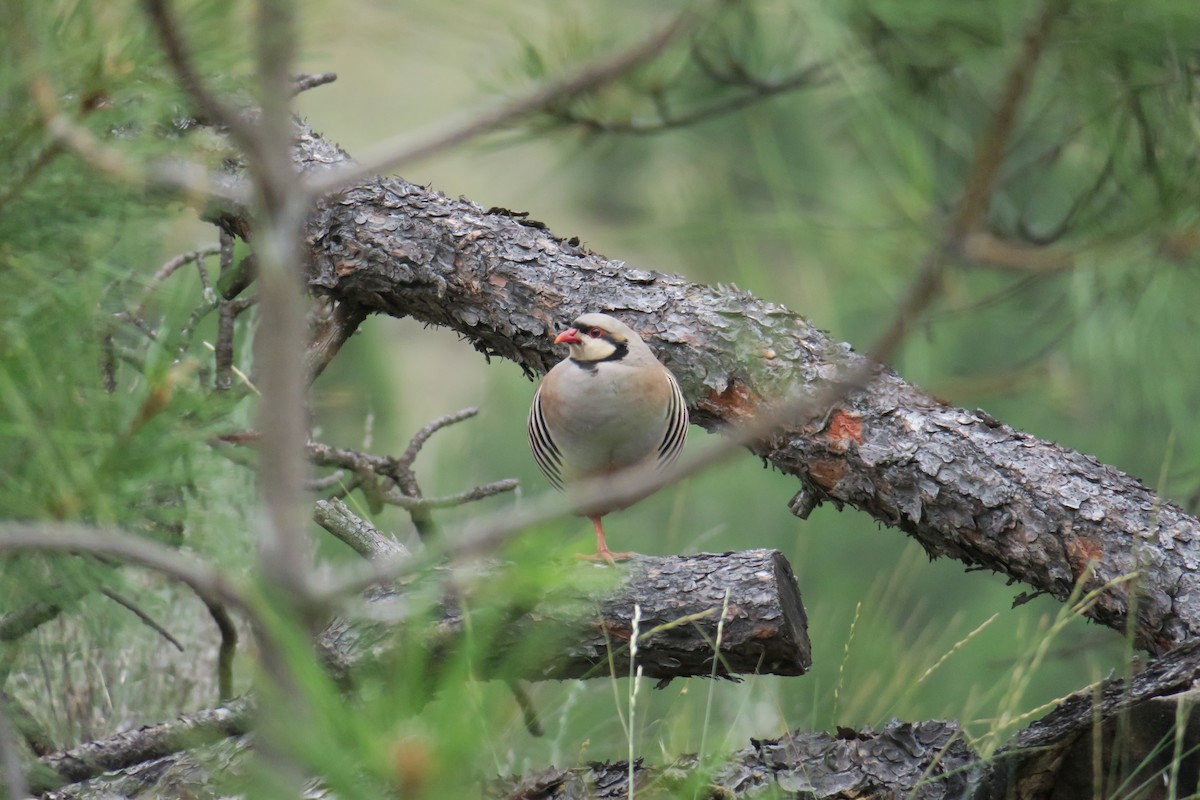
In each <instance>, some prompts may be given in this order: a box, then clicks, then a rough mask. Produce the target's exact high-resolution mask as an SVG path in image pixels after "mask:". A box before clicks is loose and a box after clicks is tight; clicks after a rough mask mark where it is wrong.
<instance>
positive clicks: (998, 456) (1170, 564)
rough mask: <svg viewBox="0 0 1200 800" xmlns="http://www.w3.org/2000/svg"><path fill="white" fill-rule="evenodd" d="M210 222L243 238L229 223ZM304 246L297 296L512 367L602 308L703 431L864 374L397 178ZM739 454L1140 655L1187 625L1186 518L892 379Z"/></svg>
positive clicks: (732, 310)
mask: <svg viewBox="0 0 1200 800" xmlns="http://www.w3.org/2000/svg"><path fill="white" fill-rule="evenodd" d="M293 157H294V160H295V162H296V163H297V165H298V166H299V167H300V168H301V169H302V170H303V171H305V172H311V171H316V170H323V169H327V168H329V167H330V166H336V165H338V164H340V163H344V162H346V161H347V160H348V159H349V157H348V156H347V155H346V154H345V153H343V152H342V151H341V150H339V149H338V148H337V147H336V146H334V145H332V144H331V143H329V142H328V141H326V140H324V139H322V138H321V137H320V136H318V135H316V134H314V133H313V132H312V130H311V129H309V128H308V127H307V126H305V125H303V124H301V125H300V126H299V127H298V128H297V136H296V139H295V140H294V144H293ZM217 221H218V222H219V223H220V224H221V225H222V226H223V227H225V228H226V229H228V230H231V231H233V232H236V233H238V234H240V235H242V236H244V237H250V236H251V235H252V231H251V223H250V218H249V216H248V215H247V214H245V213H242V212H240V211H237V210H226V211H225V212H223V214H221V215H219V216H218V217H217ZM307 242H308V246H309V250H310V258H311V260H310V266H309V286H310V288H311V289H312V290H313V291H314V292H317V293H320V294H324V295H327V296H329V297H331V298H333V299H335V300H336V301H338V302H339V303H341V304H345V305H346V306H347V307H348V308H352V309H355V310H356V311H363V312H368V313H383V314H390V315H393V316H398V317H405V316H408V317H413V318H414V319H417V320H420V321H421V322H424V323H428V324H433V325H440V326H444V327H447V328H450V329H452V330H454V331H456V332H457V333H459V334H460V335H462V336H463V337H465V338H466V339H468V340H469V341H470V342H471V343H472V344H473V345H474V346H475V348H476V349H478V350H480V351H481V352H483V353H485V354H486V355H488V356H489V357H490V356H500V357H503V358H508V359H511V360H513V361H515V362H516V363H518V364H520V365H521V366H522V367H523V368H524V369H525V370H526V372H527V373H529V374H530V375H535V374H537V373H541V372H544V371H545V370H546V369H547V368H548V367H549V366H550V365H551V364H552V363H554V361H556V360H557V355H556V354H555V353H554V352H553V350H552V344H551V341H550V339H549V338H548V337H547V334H548V333H550V332H551V331H553V330H556V329H559V328H560V327H561V326H562V325H563V324H565V323H566V322H568V321H570V320H572V319H574V317H575V316H577V315H578V314H580V313H583V312H585V311H592V310H601V311H606V312H615V313H616V314H617V315H618V316H621V317H622V318H623V319H625V321H627V322H629V323H630V324H632V325H633V327H634V328H635V329H636V330H638V331H639V332H640V333H641V334H642V335H643V337H644V338H645V339H646V340H647V342H649V343H650V345H651V346H652V347H653V348H654V349H655V350H656V351H657V352H658V354H659V355H660V357H661V358H662V359H663V360H664V361H665V362H666V363H667V364H668V365H669V366H670V367H671V369H672V371H673V372H674V373H675V375H676V376H677V377H678V378H679V382H680V384H681V385H682V386H683V388H684V390H685V394H686V395H687V397H688V401H689V407H690V410H691V413H692V419H693V421H695V422H697V423H698V424H701V425H703V426H705V427H707V428H709V429H710V430H712V429H719V428H721V427H723V426H726V425H730V424H734V423H738V422H743V421H746V420H749V419H753V418H754V417H755V415H756V414H758V413H759V412H760V411H761V410H762V409H764V408H766V407H768V406H769V404H770V403H771V402H772V401H775V400H779V399H781V398H795V397H798V396H804V395H806V394H808V395H811V394H814V393H816V392H817V391H818V390H820V389H821V388H822V387H825V386H827V385H828V384H829V383H830V382H831V381H837V380H839V379H845V378H848V377H853V376H856V375H862V374H864V363H863V357H862V356H860V355H858V354H856V353H854V352H853V350H852V349H851V348H850V346H849V345H847V344H845V343H842V342H837V341H834V340H832V339H830V338H829V337H828V336H827V335H826V334H825V333H824V332H822V331H820V330H817V329H816V328H814V327H813V326H812V325H810V324H809V323H808V322H807V321H805V320H804V319H803V318H802V317H800V316H799V315H797V314H795V313H793V312H791V311H789V310H788V309H786V308H784V307H782V306H779V305H775V304H773V303H768V302H765V301H763V300H759V299H757V298H755V297H753V296H752V295H749V294H747V293H745V292H740V291H737V290H735V289H732V288H726V287H720V286H718V287H716V288H713V287H708V286H702V285H698V284H694V283H691V282H689V281H687V280H684V279H683V278H679V277H676V276H672V275H664V274H662V273H657V272H651V271H645V270H640V269H633V268H630V267H628V266H626V265H625V264H624V263H622V262H619V261H609V260H608V259H606V258H604V257H603V256H600V255H597V254H595V253H592V252H589V251H588V250H586V249H585V248H583V247H581V246H580V245H579V243H578V240H577V239H560V238H558V237H555V236H554V235H553V234H551V233H550V232H549V231H548V230H546V228H545V226H543V225H541V224H540V223H535V222H532V221H530V220H528V219H525V218H524V215H521V214H514V213H513V212H509V211H504V210H498V209H492V210H490V211H486V210H484V209H483V208H481V207H479V206H477V205H475V204H474V203H471V202H470V201H468V200H464V199H458V200H452V199H450V198H447V197H445V196H444V195H442V194H440V193H438V192H436V191H433V190H431V189H427V188H424V187H421V186H416V185H414V184H411V183H408V182H406V181H404V180H401V179H398V178H385V179H377V180H373V181H370V182H366V183H363V184H362V185H358V186H354V187H351V188H349V189H347V190H345V191H343V192H342V193H341V194H338V195H336V196H333V197H330V198H327V199H326V200H325V201H324V202H322V203H321V204H320V205H319V207H318V208H317V209H316V210H315V211H314V213H313V214H312V217H311V220H310V224H309V226H308V233H307ZM751 450H752V451H753V452H754V453H756V454H757V455H760V456H762V457H763V458H765V459H767V460H768V461H769V462H770V463H771V464H772V465H774V466H775V467H777V468H779V469H780V470H782V471H783V472H786V473H788V474H791V475H795V476H796V477H797V478H799V480H800V487H799V490H798V492H797V493H796V496H795V497H794V498H793V499H792V503H791V506H792V509H793V510H794V511H795V512H796V513H797V514H799V515H800V516H802V517H803V516H807V514H808V513H809V512H810V511H811V510H812V508H813V507H814V506H815V505H817V504H818V503H820V502H823V501H831V502H834V503H837V504H839V505H842V504H847V505H851V506H853V507H855V508H859V509H861V510H863V511H866V512H867V513H869V514H871V515H872V516H873V517H875V518H876V519H878V520H880V521H881V522H884V523H886V524H888V525H892V526H896V527H899V528H901V529H902V530H904V531H905V532H907V533H909V534H910V535H912V536H913V537H914V538H916V539H917V541H919V542H920V543H921V544H922V546H923V547H924V548H925V549H926V551H927V552H928V553H929V554H930V555H931V556H950V557H953V558H957V559H959V560H961V561H963V562H964V563H967V564H970V565H978V566H982V567H985V568H987V569H991V570H994V571H998V572H1003V573H1005V574H1007V575H1009V576H1011V577H1012V578H1014V579H1017V580H1020V581H1023V582H1025V583H1027V584H1029V585H1031V586H1033V587H1034V588H1036V589H1037V590H1039V591H1043V592H1046V593H1048V594H1050V595H1052V596H1054V597H1056V598H1058V599H1060V600H1065V599H1066V598H1068V597H1069V596H1070V595H1071V593H1072V591H1073V590H1074V589H1075V587H1076V584H1077V583H1079V582H1082V583H1083V589H1084V591H1085V592H1086V591H1091V590H1093V589H1101V592H1100V597H1099V600H1098V602H1096V603H1095V604H1094V605H1093V606H1091V608H1090V609H1089V610H1088V611H1087V614H1088V615H1089V616H1091V617H1092V618H1093V619H1095V620H1096V621H1098V622H1101V623H1103V624H1105V625H1108V626H1109V627H1112V628H1114V629H1116V630H1118V631H1121V632H1124V631H1126V630H1132V631H1133V633H1134V635H1135V637H1136V641H1137V644H1138V646H1139V647H1142V648H1144V649H1145V650H1147V651H1149V652H1151V653H1162V652H1165V651H1167V650H1169V649H1171V648H1172V647H1174V646H1175V645H1177V644H1179V643H1180V642H1183V641H1187V640H1188V639H1190V638H1192V637H1194V636H1195V635H1196V634H1197V633H1200V521H1198V520H1196V519H1195V518H1194V517H1191V516H1189V515H1187V514H1185V513H1184V512H1183V511H1182V510H1181V509H1179V508H1178V507H1176V506H1175V505H1173V504H1171V503H1169V502H1166V501H1164V500H1162V499H1161V498H1159V497H1157V496H1156V495H1155V494H1154V493H1153V492H1151V491H1150V490H1149V489H1147V488H1146V487H1145V486H1143V485H1142V484H1141V483H1140V482H1139V481H1138V480H1136V479H1135V478H1132V477H1130V476H1129V475H1126V474H1124V473H1122V472H1120V471H1118V470H1116V469H1114V468H1112V467H1109V466H1105V465H1104V464H1101V463H1099V462H1098V461H1096V460H1095V459H1094V458H1091V457H1090V456H1086V455H1083V454H1081V453H1078V452H1075V451H1072V450H1069V449H1067V448H1064V447H1061V446H1059V445H1057V444H1055V443H1053V442H1046V441H1041V440H1038V439H1035V438H1034V437H1032V436H1029V435H1028V434H1024V433H1021V432H1020V431H1017V430H1014V429H1013V428H1011V427H1009V426H1007V425H1005V424H1003V423H1001V422H999V421H997V420H995V419H992V418H991V417H990V416H988V415H987V414H985V413H983V412H979V411H967V410H964V409H959V408H953V407H951V406H948V405H946V404H945V403H942V402H940V401H938V400H936V399H935V398H933V397H931V396H929V395H927V394H925V393H924V392H922V391H921V390H919V389H917V388H916V387H914V386H911V385H909V384H907V383H905V382H904V381H903V380H901V379H900V378H899V377H898V376H897V375H896V374H894V373H893V372H891V371H890V370H887V369H884V368H878V369H877V370H876V371H875V372H874V374H873V378H872V379H871V380H870V381H869V382H868V383H866V384H865V385H864V386H863V387H862V388H859V389H856V390H852V391H850V392H849V393H848V394H847V396H846V397H844V398H842V399H841V401H840V402H839V403H838V405H837V406H836V407H835V409H833V410H832V411H831V412H830V413H829V414H826V415H824V416H822V417H821V418H820V419H807V420H800V421H796V422H793V423H792V424H787V425H784V426H782V428H781V429H780V430H778V431H777V432H776V433H775V434H774V435H772V436H770V437H768V438H767V439H766V440H764V441H760V442H758V443H756V444H754V445H752V446H751ZM1135 573H1136V575H1137V576H1138V577H1137V580H1136V581H1135V582H1132V583H1131V582H1129V580H1128V578H1129V577H1130V576H1132V575H1134V574H1135ZM1102 587H1103V588H1102ZM1135 592H1136V595H1137V597H1136V599H1135V598H1134V597H1133V594H1134V593H1135ZM1130 608H1136V609H1137V616H1136V619H1135V620H1133V621H1130V620H1128V619H1127V615H1128V613H1129V609H1130Z"/></svg>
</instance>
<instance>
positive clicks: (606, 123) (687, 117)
mask: <svg viewBox="0 0 1200 800" xmlns="http://www.w3.org/2000/svg"><path fill="white" fill-rule="evenodd" d="M827 83H829V76H828V73H827V72H826V68H825V66H824V65H822V64H816V65H812V66H808V67H804V68H803V69H801V70H799V71H797V72H796V73H794V74H792V75H788V76H785V77H783V78H777V79H754V80H748V81H745V82H744V83H742V84H741V87H742V91H741V92H740V93H737V94H733V95H731V96H729V97H726V98H724V99H722V100H718V101H715V102H713V103H709V104H708V105H704V106H700V107H697V108H693V109H690V110H688V111H685V112H683V113H681V114H671V113H670V112H669V111H668V110H667V109H666V107H665V106H664V105H662V104H661V103H658V104H657V108H658V118H657V119H653V120H625V119H601V118H599V117H590V116H587V115H584V114H580V113H578V112H576V111H572V110H571V109H570V108H560V109H554V110H551V111H550V112H549V113H550V114H551V115H552V116H553V117H554V118H555V119H558V120H559V121H561V122H564V123H567V124H569V125H577V126H579V127H581V128H584V129H586V130H589V131H594V132H596V133H606V134H617V135H632V136H645V135H649V134H654V133H661V132H663V131H668V130H674V129H676V128H685V127H688V126H690V125H696V124H698V123H701V122H707V121H708V120H710V119H715V118H716V117H720V116H724V115H725V114H731V113H733V112H735V111H740V110H742V109H744V108H747V107H748V106H751V105H754V104H755V103H759V102H762V101H763V100H767V99H769V98H772V97H776V96H778V95H781V94H786V93H788V92H792V91H796V90H798V89H807V88H812V87H816V86H824V85H826V84H827ZM656 97H657V95H656Z"/></svg>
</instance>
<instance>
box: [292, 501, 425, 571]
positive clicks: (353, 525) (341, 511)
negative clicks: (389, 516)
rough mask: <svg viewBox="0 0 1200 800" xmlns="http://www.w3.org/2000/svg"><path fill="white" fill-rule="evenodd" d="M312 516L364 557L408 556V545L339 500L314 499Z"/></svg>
mask: <svg viewBox="0 0 1200 800" xmlns="http://www.w3.org/2000/svg"><path fill="white" fill-rule="evenodd" d="M313 519H314V520H315V521H316V523H317V524H318V525H320V526H321V527H322V528H324V529H325V530H327V531H329V532H330V533H332V534H333V535H334V536H336V537H337V538H338V539H341V540H342V541H343V542H345V543H346V544H348V545H349V546H350V547H351V549H353V550H354V552H356V553H358V554H359V555H360V556H362V557H363V558H365V559H367V560H371V559H374V558H405V557H407V555H408V548H406V547H404V545H402V544H400V543H399V542H397V541H396V540H394V539H392V538H390V537H388V536H385V535H384V534H382V533H380V532H379V529H378V528H376V527H375V526H374V525H372V524H371V523H369V522H367V521H366V520H364V519H363V518H362V517H360V516H358V515H357V514H355V513H354V512H353V511H351V510H350V509H349V508H347V507H346V504H345V503H343V502H342V501H341V500H318V501H317V504H316V507H315V508H314V510H313Z"/></svg>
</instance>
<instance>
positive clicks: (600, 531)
mask: <svg viewBox="0 0 1200 800" xmlns="http://www.w3.org/2000/svg"><path fill="white" fill-rule="evenodd" d="M588 519H590V520H591V521H592V525H593V526H594V527H595V528H596V552H595V553H593V554H592V555H590V556H580V558H581V559H585V560H587V561H607V562H609V563H612V562H614V561H621V560H623V559H626V558H631V557H632V556H634V555H635V553H614V552H613V551H612V550H609V549H608V544H607V543H606V542H605V541H604V526H603V525H601V524H600V517H588Z"/></svg>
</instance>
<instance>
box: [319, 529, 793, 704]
mask: <svg viewBox="0 0 1200 800" xmlns="http://www.w3.org/2000/svg"><path fill="white" fill-rule="evenodd" d="M567 569H568V570H569V572H568V573H567V576H566V577H564V579H563V580H561V581H559V582H558V583H557V585H555V586H553V587H551V588H550V589H549V590H548V591H546V592H545V594H543V595H542V596H540V597H539V598H537V599H536V601H534V602H531V603H529V604H528V605H526V606H524V607H522V606H521V605H519V604H517V605H513V606H510V607H506V606H505V604H504V602H503V601H502V600H501V599H499V598H498V597H497V596H495V593H494V592H493V593H491V594H489V595H487V596H485V597H483V598H481V599H480V602H479V604H480V606H484V607H485V608H476V609H474V610H473V611H472V617H473V624H474V625H475V626H476V627H479V626H481V625H483V624H484V623H483V622H482V621H481V619H482V615H483V614H487V618H488V620H489V622H490V623H491V624H494V625H496V626H497V630H495V631H494V632H493V635H492V639H493V640H494V641H495V642H497V643H499V644H498V646H497V649H495V650H494V651H492V652H490V653H489V654H487V657H480V658H479V659H478V662H477V663H478V666H479V670H480V673H479V674H480V676H481V677H493V678H506V679H518V678H524V679H527V680H565V679H570V678H596V677H609V676H610V674H611V673H612V670H613V669H615V670H616V676H617V677H622V676H626V675H627V674H628V673H629V669H630V667H629V642H630V639H631V637H632V636H633V617H634V613H635V608H636V609H637V610H638V611H637V613H638V614H639V616H640V622H639V624H638V631H639V632H640V635H639V637H638V657H637V665H638V666H640V667H641V668H642V674H643V675H644V676H646V677H648V678H658V679H659V680H660V681H662V682H664V683H665V682H667V681H670V680H671V679H672V678H686V677H707V676H709V675H716V676H719V677H730V676H734V675H737V674H771V675H803V674H804V673H805V672H807V671H808V668H809V667H810V666H811V665H812V650H811V645H810V643H809V640H808V630H807V625H808V622H807V618H806V616H805V613H804V606H803V604H802V603H801V600H800V593H799V591H798V590H797V588H796V578H795V575H793V574H792V568H791V566H790V565H789V564H788V562H787V559H786V558H784V557H783V554H782V553H779V552H778V551H776V550H747V551H742V552H737V553H724V554H719V555H717V554H712V553H702V554H699V555H694V556H669V557H651V556H636V557H634V558H632V559H630V560H629V561H627V562H622V563H620V564H618V565H616V566H615V567H601V566H598V565H571V566H570V567H568V568H567ZM492 577H497V575H493V576H492ZM481 582H482V583H483V584H484V585H489V583H490V582H489V581H488V580H487V579H486V578H485V579H484V580H483V581H481ZM465 591H466V592H467V594H464V595H460V596H456V597H454V598H451V599H450V600H449V601H448V602H446V603H444V604H443V608H442V612H441V616H442V622H441V623H440V624H439V625H438V626H437V631H436V637H435V638H436V641H433V642H430V643H429V647H430V650H431V652H433V653H434V654H435V655H434V658H433V662H435V663H436V661H437V660H438V658H440V654H441V653H443V652H445V651H447V650H449V649H451V648H453V647H454V646H455V644H456V643H457V642H458V641H459V639H460V634H461V632H462V623H463V613H462V610H463V609H464V608H472V606H473V604H474V600H473V599H472V598H471V597H470V596H469V590H465ZM402 598H403V595H393V594H391V593H379V594H377V595H374V596H373V597H372V598H371V602H370V603H369V605H373V604H379V603H385V604H386V603H388V602H390V601H392V600H394V599H402ZM722 612H724V622H723V623H722V622H721V619H722ZM366 616H368V617H370V616H378V615H375V614H371V613H370V609H368V614H367V615H366ZM718 625H720V631H719V634H720V635H719V637H718ZM396 634H397V631H396V626H395V625H394V624H389V623H378V622H370V621H369V620H368V619H342V620H339V621H337V622H335V623H334V624H332V625H331V626H330V627H329V628H328V629H327V630H326V631H325V632H324V633H323V634H322V635H321V637H320V639H319V642H318V644H319V647H320V648H321V651H322V656H323V658H324V660H325V662H326V664H328V665H329V667H330V669H331V671H332V673H333V674H334V676H335V677H336V678H338V679H339V680H341V681H342V682H348V681H352V680H353V675H354V673H355V672H357V671H359V670H363V669H370V667H371V666H372V665H375V664H380V663H384V664H386V663H387V661H388V659H389V655H390V653H391V652H392V649H393V647H395V646H396V644H397V643H398V642H399V641H400V640H399V637H398V636H397V635H396ZM713 642H719V643H720V653H719V657H716V658H715V663H714V656H715V654H714V652H713V647H712V643H713Z"/></svg>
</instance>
